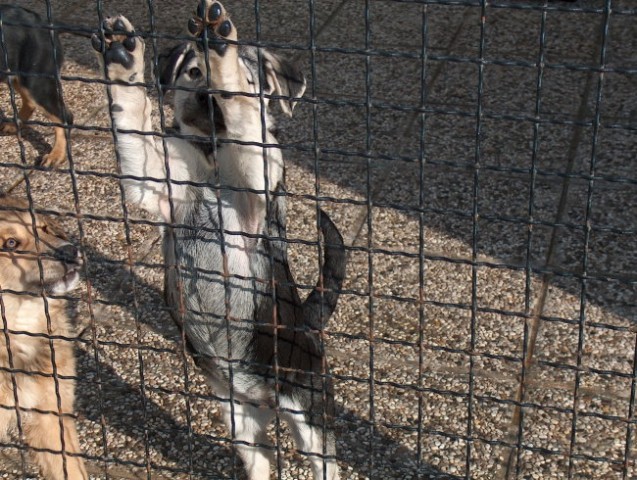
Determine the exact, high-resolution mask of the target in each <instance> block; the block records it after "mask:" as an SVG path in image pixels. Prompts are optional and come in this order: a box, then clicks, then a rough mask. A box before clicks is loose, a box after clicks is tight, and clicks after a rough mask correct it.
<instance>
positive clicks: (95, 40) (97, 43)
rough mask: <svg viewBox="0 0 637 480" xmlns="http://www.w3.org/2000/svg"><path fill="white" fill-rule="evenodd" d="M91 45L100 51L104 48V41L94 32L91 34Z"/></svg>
mask: <svg viewBox="0 0 637 480" xmlns="http://www.w3.org/2000/svg"><path fill="white" fill-rule="evenodd" d="M91 45H92V46H93V48H94V49H95V51H97V52H101V51H102V50H103V49H104V42H102V37H101V36H100V35H98V34H96V33H94V34H93V35H91Z"/></svg>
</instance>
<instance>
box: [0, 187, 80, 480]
mask: <svg viewBox="0 0 637 480" xmlns="http://www.w3.org/2000/svg"><path fill="white" fill-rule="evenodd" d="M27 208H28V205H27V204H26V203H24V202H22V201H19V200H16V199H10V198H0V289H2V293H0V301H1V304H0V306H1V307H2V309H1V311H0V328H1V329H2V331H0V440H1V439H3V437H7V435H8V433H10V432H11V431H13V432H18V430H21V431H22V439H23V440H24V441H25V442H26V443H27V444H28V445H29V447H30V451H31V452H32V453H33V454H34V456H35V459H36V461H37V462H38V465H39V466H40V468H41V469H42V473H43V474H44V476H45V477H46V478H48V479H55V480H58V479H59V480H62V479H65V478H68V479H70V480H76V479H87V478H88V476H87V474H86V470H85V469H84V463H83V461H82V459H81V458H80V457H78V456H77V455H78V454H79V453H80V447H79V442H78V438H77V432H76V430H75V420H74V419H73V417H72V416H71V415H72V414H73V401H74V398H75V382H74V377H75V358H74V356H73V344H72V343H71V341H70V340H68V338H69V337H70V336H71V335H70V325H69V320H68V315H67V312H66V309H67V308H66V307H67V305H66V304H67V301H66V300H64V299H61V298H50V297H48V296H47V297H46V303H45V299H44V298H43V296H42V291H43V287H44V292H45V293H47V294H53V295H62V294H64V293H66V292H68V291H70V290H71V289H73V288H75V287H76V286H77V284H78V281H79V272H78V269H79V267H80V265H81V260H80V256H79V252H78V249H77V248H76V247H74V246H73V245H71V244H70V243H69V242H68V241H67V240H66V237H65V236H64V234H62V233H61V232H60V230H59V228H58V227H57V226H55V225H54V224H52V223H51V222H49V221H46V220H45V219H44V218H42V217H40V216H38V215H35V222H33V219H32V217H31V214H30V213H29V212H28V211H27ZM34 224H35V229H36V231H37V241H36V237H35V234H34ZM51 345H52V347H53V348H51ZM16 386H17V394H16V388H15V387H16ZM16 400H17V405H16ZM18 422H19V425H20V427H21V428H20V429H18V428H17V426H18ZM62 440H63V441H62Z"/></svg>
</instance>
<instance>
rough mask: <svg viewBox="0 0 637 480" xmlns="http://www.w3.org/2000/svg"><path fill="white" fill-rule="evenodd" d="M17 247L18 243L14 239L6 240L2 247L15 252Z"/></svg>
mask: <svg viewBox="0 0 637 480" xmlns="http://www.w3.org/2000/svg"><path fill="white" fill-rule="evenodd" d="M18 245H20V242H18V241H17V240H16V239H15V238H7V239H6V240H5V241H4V245H3V247H4V248H5V249H6V250H15V249H16V248H18Z"/></svg>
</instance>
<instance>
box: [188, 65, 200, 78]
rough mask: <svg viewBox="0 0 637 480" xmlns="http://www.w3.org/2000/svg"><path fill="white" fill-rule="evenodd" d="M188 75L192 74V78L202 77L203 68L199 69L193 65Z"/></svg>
mask: <svg viewBox="0 0 637 480" xmlns="http://www.w3.org/2000/svg"><path fill="white" fill-rule="evenodd" d="M188 75H190V78H199V77H201V70H199V69H198V68H197V67H193V68H191V69H190V70H188Z"/></svg>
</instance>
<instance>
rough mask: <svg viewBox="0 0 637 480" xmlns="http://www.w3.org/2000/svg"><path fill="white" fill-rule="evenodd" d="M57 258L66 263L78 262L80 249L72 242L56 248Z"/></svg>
mask: <svg viewBox="0 0 637 480" xmlns="http://www.w3.org/2000/svg"><path fill="white" fill-rule="evenodd" d="M55 258H56V259H58V260H61V261H63V262H65V263H77V262H78V261H79V250H78V249H77V247H76V246H75V245H72V244H70V243H68V244H66V245H63V246H61V247H59V248H56V249H55Z"/></svg>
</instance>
